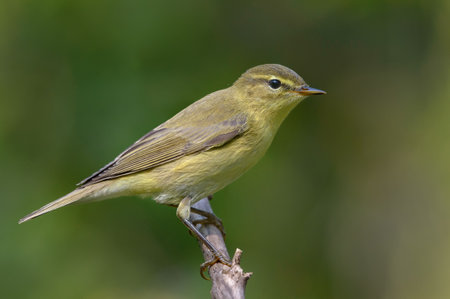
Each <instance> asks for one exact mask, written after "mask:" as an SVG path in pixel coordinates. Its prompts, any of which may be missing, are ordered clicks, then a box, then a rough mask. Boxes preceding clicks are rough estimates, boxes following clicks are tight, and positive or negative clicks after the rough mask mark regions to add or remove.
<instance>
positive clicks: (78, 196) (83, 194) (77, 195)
mask: <svg viewBox="0 0 450 299" xmlns="http://www.w3.org/2000/svg"><path fill="white" fill-rule="evenodd" d="M102 187H103V186H102V184H95V185H90V186H89V187H86V188H78V189H75V190H74V191H72V192H70V193H69V194H66V195H64V196H63V197H61V198H59V199H57V200H55V201H52V202H50V203H48V204H46V205H45V206H43V207H42V208H40V209H38V210H36V211H34V212H32V213H30V214H28V215H27V216H25V217H23V218H22V219H20V220H19V224H20V223H23V222H25V221H28V220H30V219H33V218H36V217H38V216H41V215H43V214H45V213H48V212H51V211H53V210H56V209H58V208H61V207H64V206H67V205H69V204H72V203H74V202H76V201H80V200H86V199H87V197H90V196H91V195H93V193H95V192H96V191H98V190H99V189H101V188H102Z"/></svg>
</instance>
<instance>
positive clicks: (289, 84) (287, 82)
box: [252, 75, 295, 87]
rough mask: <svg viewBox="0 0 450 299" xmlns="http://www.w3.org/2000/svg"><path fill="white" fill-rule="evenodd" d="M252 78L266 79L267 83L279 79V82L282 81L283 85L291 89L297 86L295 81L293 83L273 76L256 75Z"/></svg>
mask: <svg viewBox="0 0 450 299" xmlns="http://www.w3.org/2000/svg"><path fill="white" fill-rule="evenodd" d="M252 78H254V79H264V80H266V81H269V80H270V79H278V80H280V81H281V83H282V84H283V85H287V86H289V87H293V86H295V84H294V82H293V81H291V80H289V79H280V78H279V77H277V76H273V75H255V76H252Z"/></svg>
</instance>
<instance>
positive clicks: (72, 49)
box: [0, 0, 450, 299]
mask: <svg viewBox="0 0 450 299" xmlns="http://www.w3.org/2000/svg"><path fill="white" fill-rule="evenodd" d="M449 53H450V2H449V1H447V0H434V1H424V0H391V1H372V0H365V1H361V0H348V1H335V0H325V1H315V2H313V1H294V0H281V1H206V0H203V1H182V0H176V1H171V2H170V3H169V2H168V1H161V0H159V1H144V0H141V1H125V0H113V1H87V0H63V1H51V0H46V1H31V0H30V1H27V0H23V1H13V0H3V1H1V2H0V159H1V170H0V178H1V180H0V184H1V185H0V195H1V206H0V207H1V208H0V242H1V243H0V244H1V246H0V296H1V297H2V298H208V296H209V289H210V283H209V282H207V281H204V280H203V279H201V278H200V275H199V264H200V263H201V262H202V257H201V254H200V250H199V249H198V245H197V243H196V241H195V240H194V239H193V238H192V237H190V235H189V234H188V232H187V230H186V229H185V228H184V227H183V225H181V223H179V221H178V219H177V218H176V216H175V209H173V208H170V207H165V206H161V205H157V204H156V203H154V202H153V201H152V200H150V199H146V200H143V199H139V198H119V199H113V200H109V201H104V202H98V203H92V204H84V205H76V206H71V207H67V208H64V209H61V210H58V211H56V212H53V213H51V214H48V215H46V216H44V217H41V218H38V219H36V220H33V221H32V222H28V223H25V224H22V225H18V224H17V220H18V219H19V218H20V217H22V216H24V215H25V214H27V213H29V212H31V211H32V210H34V209H37V208H39V207H40V206H42V205H44V204H46V203H47V202H49V201H52V200H54V199H56V198H58V197H60V196H61V195H64V194H65V193H67V192H69V191H71V190H72V189H73V188H74V186H75V183H77V182H79V181H81V180H82V179H83V178H85V177H87V176H89V175H90V174H91V173H93V172H94V171H96V170H97V169H98V168H100V167H101V166H103V165H104V164H106V163H107V162H109V161H111V160H112V159H113V158H114V157H115V156H116V155H117V154H118V153H119V152H121V151H122V150H123V149H125V148H126V147H127V146H129V145H130V144H131V143H133V142H134V141H135V140H136V139H138V138H139V137H141V136H142V135H143V134H145V133H146V132H148V131H150V130H151V129H152V128H154V127H156V126H157V125H159V124H160V123H161V122H163V121H164V120H166V119H168V118H169V117H171V116H172V115H174V114H175V113H176V112H178V111H179V110H181V109H182V108H184V107H186V106H187V105H189V104H190V103H192V102H194V101H195V100H197V99H199V98H201V97H202V96H204V95H206V94H208V93H210V92H212V91H215V90H217V89H221V88H225V87H227V86H229V85H230V84H232V83H233V82H234V80H236V79H237V78H238V76H239V75H240V74H241V73H242V72H244V71H245V70H246V69H248V68H250V67H252V66H255V65H258V64H263V63H280V64H283V65H286V66H288V67H290V68H292V69H294V70H295V71H297V72H298V73H299V74H300V75H302V76H303V78H304V79H305V80H306V81H307V82H308V83H309V84H310V85H311V86H313V87H316V88H320V89H323V90H326V91H327V92H328V94H327V95H326V96H322V97H311V98H309V99H308V100H306V101H305V102H303V103H302V104H301V105H299V107H297V109H296V110H294V111H293V112H292V113H291V115H290V116H289V118H288V119H287V120H286V121H285V123H284V124H283V125H282V127H281V128H280V131H279V133H278V135H277V137H276V138H275V140H274V143H273V145H272V147H271V149H270V150H269V152H268V153H267V155H266V156H265V158H264V159H263V160H262V161H261V162H260V163H259V164H258V165H257V166H256V167H255V168H253V169H252V170H250V171H249V172H248V173H247V174H245V175H244V176H243V177H242V178H241V179H239V180H238V181H236V182H235V183H234V184H232V185H230V186H229V187H227V188H226V189H224V190H222V191H221V192H219V193H217V194H216V195H215V197H214V199H213V201H212V205H213V208H214V210H215V213H216V214H217V215H218V216H219V217H221V218H222V219H223V221H224V224H225V228H226V230H227V233H228V235H227V245H228V248H229V250H230V251H231V252H234V249H235V248H236V247H239V248H241V249H243V250H244V255H243V261H242V263H243V268H244V270H246V271H253V272H254V275H253V277H252V278H251V280H250V281H249V283H248V287H247V297H248V298H308V299H319V298H346V299H348V298H369V299H370V298H395V299H397V298H400V299H401V298H408V299H411V298H436V299H438V298H450V198H449V195H450V155H449V154H450V121H449V120H450V119H449V115H450V54H449Z"/></svg>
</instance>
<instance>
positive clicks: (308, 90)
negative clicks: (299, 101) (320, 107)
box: [294, 85, 326, 96]
mask: <svg viewBox="0 0 450 299" xmlns="http://www.w3.org/2000/svg"><path fill="white" fill-rule="evenodd" d="M294 92H296V93H299V94H301V95H302V96H313V95H321V94H326V92H325V91H323V90H320V89H316V88H312V87H309V86H308V85H303V86H302V87H300V88H296V89H295V90H294Z"/></svg>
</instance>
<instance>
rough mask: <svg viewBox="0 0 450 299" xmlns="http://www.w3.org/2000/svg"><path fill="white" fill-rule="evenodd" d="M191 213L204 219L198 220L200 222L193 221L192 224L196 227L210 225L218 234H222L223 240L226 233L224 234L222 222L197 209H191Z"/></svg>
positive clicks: (210, 214) (212, 215)
mask: <svg viewBox="0 0 450 299" xmlns="http://www.w3.org/2000/svg"><path fill="white" fill-rule="evenodd" d="M191 212H193V213H195V214H198V215H201V216H203V217H205V218H206V219H200V220H196V221H193V222H192V224H194V225H197V224H212V225H214V226H216V227H217V228H218V229H219V230H220V232H221V233H222V236H223V238H224V239H225V236H226V233H225V228H224V227H223V223H222V220H221V219H220V218H219V217H217V216H216V215H214V214H212V213H210V212H206V211H203V210H200V209H197V208H191Z"/></svg>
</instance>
